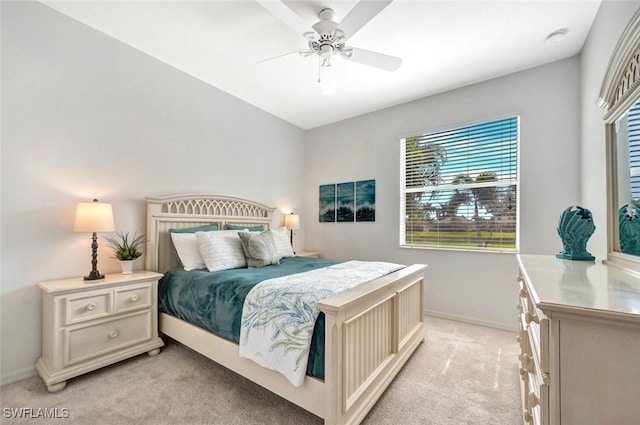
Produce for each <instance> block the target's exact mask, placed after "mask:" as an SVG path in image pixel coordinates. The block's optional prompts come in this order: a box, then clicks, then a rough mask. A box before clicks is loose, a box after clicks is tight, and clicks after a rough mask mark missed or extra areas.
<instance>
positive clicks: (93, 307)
mask: <svg viewBox="0 0 640 425" xmlns="http://www.w3.org/2000/svg"><path fill="white" fill-rule="evenodd" d="M95 309H96V303H91V304H87V310H89V311H93V310H95Z"/></svg>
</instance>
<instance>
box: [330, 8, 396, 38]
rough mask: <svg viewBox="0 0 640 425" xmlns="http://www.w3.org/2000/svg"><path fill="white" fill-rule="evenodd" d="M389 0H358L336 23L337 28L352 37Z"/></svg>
mask: <svg viewBox="0 0 640 425" xmlns="http://www.w3.org/2000/svg"><path fill="white" fill-rule="evenodd" d="M391 1H392V0H360V1H359V2H358V3H357V4H356V5H355V6H354V7H353V9H351V11H350V12H349V13H348V14H347V16H345V17H344V19H342V21H341V22H340V24H338V28H340V29H341V30H342V31H344V32H345V34H347V37H353V35H354V34H355V33H357V32H358V31H360V29H361V28H362V27H363V26H365V24H366V23H367V22H369V21H370V20H372V19H373V18H374V17H375V16H376V15H377V14H378V13H380V12H381V11H382V9H384V8H385V7H387V6H388V5H389V3H391Z"/></svg>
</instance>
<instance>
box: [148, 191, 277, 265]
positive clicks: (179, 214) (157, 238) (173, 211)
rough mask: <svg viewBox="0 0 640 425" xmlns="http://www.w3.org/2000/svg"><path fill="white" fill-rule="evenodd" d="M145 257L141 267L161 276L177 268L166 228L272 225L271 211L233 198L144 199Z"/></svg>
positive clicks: (181, 196)
mask: <svg viewBox="0 0 640 425" xmlns="http://www.w3.org/2000/svg"><path fill="white" fill-rule="evenodd" d="M146 200H147V238H148V239H147V253H146V254H147V255H146V259H145V268H146V269H147V270H152V271H157V272H160V273H164V272H166V271H167V270H170V269H172V268H175V267H179V265H180V262H179V261H178V258H177V255H176V253H175V249H174V248H173V243H172V242H171V236H170V235H169V229H186V228H189V227H197V226H203V225H205V224H213V223H217V224H218V226H219V228H220V230H223V229H225V226H226V225H227V224H232V225H239V226H257V225H262V226H264V229H265V230H267V229H269V228H271V226H272V220H273V212H274V211H275V208H271V207H267V206H266V205H263V204H259V203H257V202H253V201H250V200H248V199H243V198H238V197H235V196H227V195H215V194H202V193H197V194H186V195H172V196H161V197H147V198H146Z"/></svg>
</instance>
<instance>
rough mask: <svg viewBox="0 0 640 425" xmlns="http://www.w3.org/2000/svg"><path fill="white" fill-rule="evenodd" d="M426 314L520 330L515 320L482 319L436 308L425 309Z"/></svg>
mask: <svg viewBox="0 0 640 425" xmlns="http://www.w3.org/2000/svg"><path fill="white" fill-rule="evenodd" d="M424 314H425V315H427V316H433V317H439V318H441V319H448V320H457V321H458V322H466V323H472V324H474V325H481V326H487V327H489V328H496V329H502V330H505V331H512V332H517V331H518V324H517V322H516V321H515V320H514V321H513V323H508V324H507V323H503V322H494V321H490V320H482V319H478V318H477V317H469V316H462V315H459V314H451V313H445V312H442V311H435V310H425V311H424Z"/></svg>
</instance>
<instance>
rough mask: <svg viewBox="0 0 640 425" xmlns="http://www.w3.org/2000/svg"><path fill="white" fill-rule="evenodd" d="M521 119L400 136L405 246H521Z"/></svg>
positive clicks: (506, 248) (505, 248)
mask: <svg viewBox="0 0 640 425" xmlns="http://www.w3.org/2000/svg"><path fill="white" fill-rule="evenodd" d="M518 139H519V118H518V117H509V118H504V119H498V120H494V121H488V122H483V123H480V124H475V125H470V126H464V127H458V128H453V129H448V130H444V131H438V132H434V133H429V134H421V135H418V136H411V137H406V138H403V139H401V140H400V149H401V155H400V158H401V166H400V168H401V187H400V192H401V199H400V217H401V220H400V245H401V246H406V247H436V248H456V249H474V250H478V249H479V250H493V251H495V250H498V251H516V250H517V240H518V239H517V234H516V231H517V228H518V225H517V217H518V214H517V207H518Z"/></svg>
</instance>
